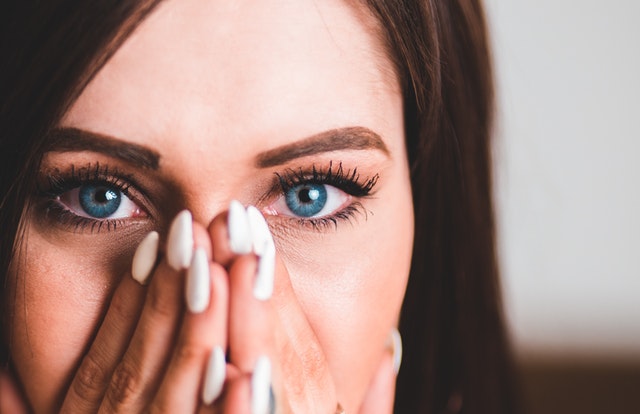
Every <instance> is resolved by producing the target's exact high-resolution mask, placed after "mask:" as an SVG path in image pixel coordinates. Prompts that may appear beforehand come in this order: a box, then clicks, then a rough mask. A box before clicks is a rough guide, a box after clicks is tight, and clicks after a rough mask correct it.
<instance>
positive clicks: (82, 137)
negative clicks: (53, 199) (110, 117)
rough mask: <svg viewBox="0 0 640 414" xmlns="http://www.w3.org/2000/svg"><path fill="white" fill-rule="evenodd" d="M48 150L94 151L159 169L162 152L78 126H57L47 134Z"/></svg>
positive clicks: (133, 163) (130, 162)
mask: <svg viewBox="0 0 640 414" xmlns="http://www.w3.org/2000/svg"><path fill="white" fill-rule="evenodd" d="M45 151H46V152H72V151H93V152H99V153H102V154H105V155H108V156H110V157H114V158H118V159H120V160H122V161H124V162H127V163H129V164H132V165H136V166H139V167H142V168H148V169H152V170H157V169H158V166H159V164H160V154H159V153H158V152H157V151H154V150H152V149H150V148H147V147H145V146H142V145H138V144H133V143H130V142H124V141H122V140H119V139H117V138H114V137H110V136H108V135H103V134H99V133H96V132H90V131H85V130H82V129H78V128H55V129H53V130H52V131H51V132H50V133H49V134H48V136H47V139H46V147H45Z"/></svg>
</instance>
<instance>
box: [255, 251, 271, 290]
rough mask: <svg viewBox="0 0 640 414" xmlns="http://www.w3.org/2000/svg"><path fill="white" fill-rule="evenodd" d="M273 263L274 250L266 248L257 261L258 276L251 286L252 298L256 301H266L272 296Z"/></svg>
mask: <svg viewBox="0 0 640 414" xmlns="http://www.w3.org/2000/svg"><path fill="white" fill-rule="evenodd" d="M275 262H276V250H275V248H274V247H273V246H270V247H267V250H266V251H265V252H264V253H263V254H262V256H260V259H259V260H258V274H257V275H256V280H255V282H254V284H253V296H254V297H255V298H256V299H258V300H268V299H269V298H271V296H272V295H273V283H274V278H275Z"/></svg>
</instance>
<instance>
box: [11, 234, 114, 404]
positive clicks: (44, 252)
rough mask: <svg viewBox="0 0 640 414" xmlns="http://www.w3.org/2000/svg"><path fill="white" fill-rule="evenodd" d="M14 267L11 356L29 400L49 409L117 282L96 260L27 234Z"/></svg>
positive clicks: (112, 274)
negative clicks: (25, 241) (24, 245)
mask: <svg viewBox="0 0 640 414" xmlns="http://www.w3.org/2000/svg"><path fill="white" fill-rule="evenodd" d="M27 240H29V243H27V246H28V247H27V250H26V251H23V252H22V253H21V254H20V255H19V257H18V258H17V260H16V261H15V263H16V265H15V266H13V267H12V270H11V272H10V276H9V280H10V286H9V289H10V290H8V292H12V294H11V293H10V297H11V300H12V302H13V303H11V304H10V305H11V307H10V309H13V312H14V313H13V315H12V317H11V322H10V326H11V336H10V337H11V357H12V360H13V363H14V365H15V367H16V370H17V372H18V375H19V376H20V378H21V380H22V382H23V384H24V387H25V391H26V393H27V396H28V399H29V400H30V401H31V402H32V404H33V405H34V408H36V411H40V410H38V407H40V408H44V407H51V406H52V405H51V404H56V403H57V399H58V398H59V397H60V395H59V393H60V391H61V390H60V387H62V386H63V385H64V384H65V383H67V381H68V379H69V378H70V375H71V374H72V372H73V370H74V369H75V367H76V365H77V364H78V363H79V361H80V358H81V356H82V355H83V353H84V351H85V350H86V348H87V346H88V344H89V341H90V338H91V337H92V335H93V333H94V331H95V328H96V326H97V325H98V323H99V320H100V317H101V315H102V314H103V312H104V310H105V307H106V303H107V298H108V297H109V294H110V292H111V291H112V289H113V285H114V283H115V281H116V279H117V277H115V276H114V273H113V269H108V268H105V266H104V265H103V264H101V263H100V262H101V261H100V260H96V257H95V255H91V254H78V251H77V250H76V251H75V253H73V254H72V253H71V252H72V251H73V249H71V248H69V249H62V248H60V246H56V245H53V244H50V243H49V242H48V241H46V240H45V239H42V238H40V237H39V236H38V235H37V234H34V233H30V234H28V239H27Z"/></svg>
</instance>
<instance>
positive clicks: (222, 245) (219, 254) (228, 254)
mask: <svg viewBox="0 0 640 414" xmlns="http://www.w3.org/2000/svg"><path fill="white" fill-rule="evenodd" d="M228 219H229V212H228V211H223V212H222V213H220V214H218V215H217V216H216V217H214V219H213V220H212V221H211V223H210V224H209V226H208V228H207V231H208V233H209V237H210V239H211V243H212V245H213V247H212V258H213V261H214V262H217V263H220V264H221V265H222V266H224V267H227V266H229V264H230V263H231V260H232V259H233V257H234V256H235V254H234V253H233V251H232V250H231V246H230V245H229V230H228V225H227V222H228Z"/></svg>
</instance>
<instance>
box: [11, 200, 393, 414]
mask: <svg viewBox="0 0 640 414" xmlns="http://www.w3.org/2000/svg"><path fill="white" fill-rule="evenodd" d="M236 207H237V206H236ZM240 208H241V209H242V212H245V210H244V208H243V207H242V206H240ZM255 212H257V210H256V211H255ZM241 216H242V214H241ZM248 217H249V216H248V215H247V218H246V220H247V221H249V219H248ZM260 220H262V222H261V221H260ZM229 221H230V220H229V214H228V213H223V214H221V215H219V216H218V217H217V218H216V219H214V220H213V222H212V223H211V225H210V226H209V228H208V230H205V229H204V228H203V227H202V226H201V225H199V224H197V223H193V224H192V222H191V217H190V215H188V213H186V214H184V213H182V214H181V215H180V216H179V217H178V218H177V219H176V220H175V221H174V224H173V225H172V230H171V231H170V235H169V240H168V247H167V255H166V257H164V258H163V259H162V260H160V262H159V263H158V264H157V266H154V265H155V262H156V258H155V253H156V251H157V238H155V240H156V241H155V243H156V244H155V245H153V244H154V237H149V238H148V239H145V241H144V242H143V243H142V245H144V246H147V245H151V247H150V248H149V247H145V248H143V247H144V246H143V247H141V248H139V249H138V251H139V252H142V253H141V254H140V255H138V254H137V255H136V257H137V259H136V260H134V274H135V276H136V277H137V279H138V280H142V279H147V277H148V280H150V283H149V285H148V286H142V285H140V284H139V283H137V282H136V281H134V279H133V278H131V277H130V276H129V275H125V277H123V278H122V280H121V282H120V283H119V285H118V286H117V288H116V290H115V292H114V295H113V297H112V300H111V303H110V305H109V308H108V310H107V313H106V315H105V317H104V320H103V322H102V324H101V326H100V328H99V330H98V332H97V334H96V337H95V339H94V341H93V343H92V344H91V346H90V349H89V351H88V352H87V354H86V355H85V356H84V358H83V361H82V363H81V365H80V367H79V369H78V370H77V372H76V373H75V375H74V378H73V380H72V382H71V385H70V387H69V389H68V391H67V394H66V396H65V398H64V402H63V406H62V410H61V411H62V412H73V413H82V412H141V411H145V412H146V411H153V412H212V413H221V412H224V413H249V412H256V408H258V409H259V411H262V412H267V410H268V409H269V397H270V395H273V396H274V397H275V398H274V400H275V408H276V412H278V413H291V412H318V413H333V412H334V411H335V407H336V403H337V397H336V391H335V386H334V384H333V380H332V377H331V373H330V372H329V369H328V365H327V363H326V359H325V357H324V354H323V350H322V347H321V346H320V344H319V343H318V340H317V338H316V337H315V335H314V333H313V330H312V328H311V327H310V325H309V323H308V321H307V319H306V316H305V313H304V312H303V311H302V309H301V307H300V305H299V303H298V301H297V297H296V295H295V293H294V291H293V289H292V287H291V283H290V279H289V276H288V273H287V271H286V268H285V267H284V265H283V263H282V262H281V261H280V260H279V258H278V257H277V256H276V254H275V246H274V245H273V240H272V239H271V236H270V234H269V231H268V228H267V226H266V223H264V221H263V219H262V217H261V216H260V215H259V213H258V214H257V215H256V214H254V215H253V223H252V225H250V226H249V227H250V228H253V229H254V231H253V232H251V231H249V232H248V233H247V232H245V234H250V241H249V243H250V244H251V246H250V248H249V250H248V251H247V249H246V248H245V250H244V251H242V252H238V251H235V252H234V249H232V246H233V244H234V243H233V241H234V240H233V239H234V237H231V239H232V240H231V243H230V240H229V239H230V234H231V235H232V236H233V234H236V232H234V231H233V229H230V228H229ZM245 224H246V223H245ZM260 226H262V231H261V234H262V235H261V236H260V237H261V238H260V237H258V239H259V240H262V241H261V242H262V243H265V241H266V242H267V244H268V243H270V246H271V247H272V248H273V250H272V252H271V253H268V252H265V251H261V252H260V257H257V256H256V255H255V254H254V252H255V251H256V246H257V245H259V244H260V243H257V244H256V240H255V239H256V236H255V233H256V232H255V228H259V227H260ZM232 227H233V226H232ZM245 230H246V229H245ZM192 232H193V234H192ZM252 233H253V234H252ZM259 233H260V232H259ZM156 237H157V235H156ZM149 240H150V241H149ZM245 244H246V243H245ZM194 246H195V248H196V252H197V253H195V254H193V249H194ZM236 247H237V246H236ZM262 248H264V246H262ZM267 248H269V246H267ZM236 250H237V249H236ZM263 250H264V249H263ZM145 252H146V253H145ZM269 254H272V256H269ZM138 256H140V257H142V259H139V257H138ZM189 256H193V257H194V259H193V260H192V261H191V262H189V260H188V259H186V258H187V257H189ZM270 260H272V261H270ZM136 263H137V264H138V265H136ZM140 263H142V264H143V266H142V268H144V269H146V270H143V271H141V270H140V268H141V266H140ZM145 263H146V266H145V265H144V264H145ZM186 266H189V267H190V271H185V270H175V268H183V267H186ZM136 269H137V270H136ZM194 269H197V270H194ZM269 269H271V270H269ZM149 273H152V275H149ZM256 274H258V276H257V277H256ZM275 275H277V276H275ZM265 278H266V279H265ZM185 279H186V280H187V287H186V296H187V298H188V299H187V301H186V302H187V305H188V306H187V307H188V310H186V311H185V299H184V297H185V286H184V285H185ZM265 280H266V281H267V282H265ZM274 280H275V286H274V293H273V297H272V298H270V294H269V291H270V288H269V281H270V283H272V284H273V281H274ZM256 283H257V284H258V285H259V289H258V291H259V292H258V296H259V297H260V299H257V298H256V296H255V292H256V289H255V285H256ZM265 283H266V284H265ZM194 284H195V285H196V286H195V289H190V288H189V286H193V285H194ZM265 286H266V288H265ZM272 286H273V285H272ZM265 289H266V290H265ZM189 292H191V293H189ZM202 292H205V293H206V294H205V295H201V293H202ZM196 308H197V309H196ZM214 349H216V350H217V351H218V352H213V351H212V350H214ZM226 349H229V362H228V363H227V364H226V365H225V363H224V357H219V355H224V352H223V350H226ZM216 355H218V358H215V356H216ZM263 356H266V357H267V358H262V357H263ZM221 360H222V362H221ZM259 360H260V361H262V364H258V361H259ZM267 360H268V361H269V363H267V368H269V369H267V370H265V368H264V367H265V364H264V361H267ZM389 361H390V357H389V355H388V354H387V353H384V355H383V356H382V359H381V363H380V367H379V369H378V371H377V372H378V373H377V375H376V376H375V378H374V380H373V381H372V384H371V388H370V390H369V392H368V394H367V398H366V400H365V402H364V404H363V405H362V410H361V412H363V413H368V414H369V413H389V412H391V407H392V405H393V389H394V382H395V373H394V371H393V365H392V364H391V363H389ZM257 364H258V365H259V367H260V368H256V365H257ZM221 365H222V367H221ZM257 371H262V373H261V374H260V375H257V374H256V372H257ZM265 372H266V374H265ZM225 377H226V382H225V384H224V392H223V394H222V395H218V394H219V391H220V388H221V385H222V384H221V383H220V384H215V381H214V384H213V388H212V386H211V379H212V378H213V379H214V380H215V379H217V381H218V382H220V381H221V379H222V380H224V378H225ZM255 378H262V380H261V381H256V380H255ZM4 388H5V387H4V386H3V388H2V393H3V394H4V393H5V391H4ZM203 388H205V389H208V391H207V392H205V394H207V393H208V396H207V397H206V399H208V400H209V401H207V402H210V400H211V399H215V398H216V397H218V398H217V400H216V402H215V403H214V404H213V405H210V404H205V403H204V402H203ZM212 390H213V391H212ZM270 391H271V392H272V394H271V392H270ZM212 393H213V394H212ZM7 401H12V400H7ZM265 401H266V403H265Z"/></svg>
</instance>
